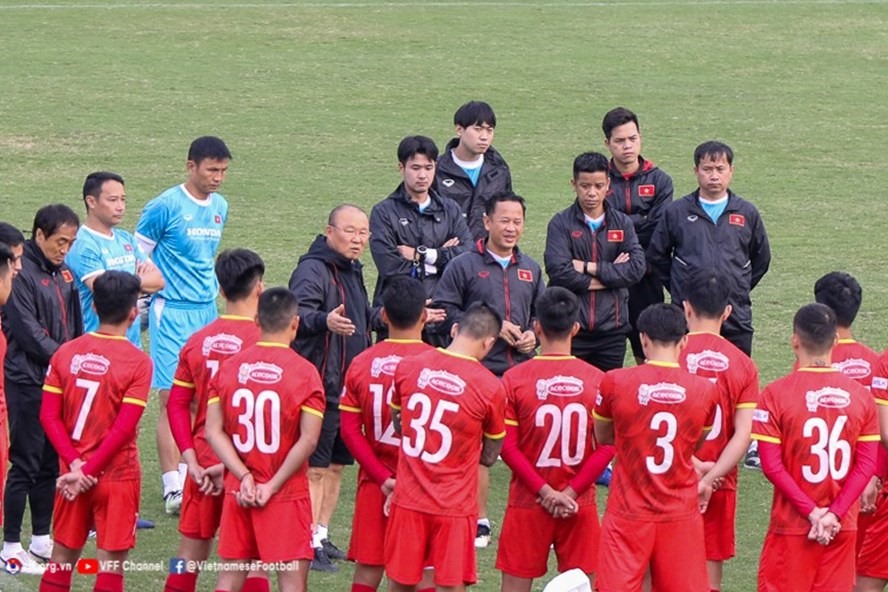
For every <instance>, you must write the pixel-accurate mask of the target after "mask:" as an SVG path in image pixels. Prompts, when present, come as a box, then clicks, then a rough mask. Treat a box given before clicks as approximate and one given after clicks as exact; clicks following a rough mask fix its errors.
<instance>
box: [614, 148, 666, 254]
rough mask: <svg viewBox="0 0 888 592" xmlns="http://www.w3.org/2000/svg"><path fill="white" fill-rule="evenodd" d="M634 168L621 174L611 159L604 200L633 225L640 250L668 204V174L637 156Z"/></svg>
mask: <svg viewBox="0 0 888 592" xmlns="http://www.w3.org/2000/svg"><path fill="white" fill-rule="evenodd" d="M638 164H639V167H638V170H636V171H635V172H634V173H632V174H631V175H629V176H624V175H623V174H622V173H620V171H619V170H617V167H616V166H615V165H614V161H613V159H611V162H610V166H609V172H610V190H609V191H608V192H607V202H608V203H609V204H610V205H611V207H613V208H614V209H615V210H617V211H620V212H623V213H624V214H626V215H627V216H629V218H630V219H631V220H632V223H633V224H634V225H635V235H636V236H637V237H638V242H639V243H640V244H641V248H642V249H646V248H647V246H648V245H649V244H650V242H651V237H652V236H653V235H654V229H655V228H656V227H657V222H659V221H660V218H662V217H663V212H665V211H666V208H667V207H668V206H669V204H671V203H672V192H673V189H672V177H670V176H669V175H667V174H666V173H664V172H663V171H662V170H660V169H658V168H657V165H655V164H654V163H653V162H651V161H649V160H645V159H643V158H642V157H640V156H639V157H638Z"/></svg>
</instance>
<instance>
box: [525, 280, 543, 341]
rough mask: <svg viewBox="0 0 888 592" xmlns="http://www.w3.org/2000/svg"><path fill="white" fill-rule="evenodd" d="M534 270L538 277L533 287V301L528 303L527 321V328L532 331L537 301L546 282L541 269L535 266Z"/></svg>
mask: <svg viewBox="0 0 888 592" xmlns="http://www.w3.org/2000/svg"><path fill="white" fill-rule="evenodd" d="M536 271H537V273H538V274H539V276H538V277H539V278H540V279H539V281H538V282H537V284H536V288H535V289H534V294H533V301H532V302H531V303H530V318H529V319H528V321H527V329H528V330H530V331H533V322H534V321H535V320H536V319H537V308H536V306H537V302H539V301H540V296H542V295H543V292H545V291H546V282H545V281H544V280H543V270H542V269H540V268H539V266H537V269H536Z"/></svg>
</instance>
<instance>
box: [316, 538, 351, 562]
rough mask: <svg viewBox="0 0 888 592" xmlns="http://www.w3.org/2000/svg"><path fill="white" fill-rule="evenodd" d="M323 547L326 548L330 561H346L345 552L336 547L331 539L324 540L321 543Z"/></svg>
mask: <svg viewBox="0 0 888 592" xmlns="http://www.w3.org/2000/svg"><path fill="white" fill-rule="evenodd" d="M321 546H322V547H323V548H324V551H326V553H327V557H329V558H330V559H333V560H334V561H342V560H343V559H345V552H344V551H342V549H340V548H339V547H337V546H336V545H334V544H333V542H332V541H331V540H330V539H323V540H322V541H321Z"/></svg>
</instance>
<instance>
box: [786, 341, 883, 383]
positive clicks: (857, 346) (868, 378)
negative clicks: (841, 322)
mask: <svg viewBox="0 0 888 592" xmlns="http://www.w3.org/2000/svg"><path fill="white" fill-rule="evenodd" d="M878 363H879V354H877V353H876V352H875V351H873V350H872V349H870V348H869V347H867V346H865V345H864V344H862V343H860V342H859V341H857V340H856V339H839V341H838V343H836V346H835V347H834V348H833V350H832V367H833V368H835V369H836V370H838V371H840V372H841V373H842V374H844V375H845V376H847V377H848V378H851V379H853V380H856V381H857V382H859V383H860V384H862V385H863V386H865V387H866V388H870V386H871V385H872V381H873V373H874V372H875V370H876V365H877V364H878ZM798 369H799V363H798V361H796V363H795V364H793V366H792V370H793V372H795V371H796V370H798Z"/></svg>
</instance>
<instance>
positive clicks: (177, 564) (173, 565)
mask: <svg viewBox="0 0 888 592" xmlns="http://www.w3.org/2000/svg"><path fill="white" fill-rule="evenodd" d="M170 573H171V574H175V575H177V576H179V575H182V574H183V573H185V560H184V559H182V558H181V557H172V558H170Z"/></svg>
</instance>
